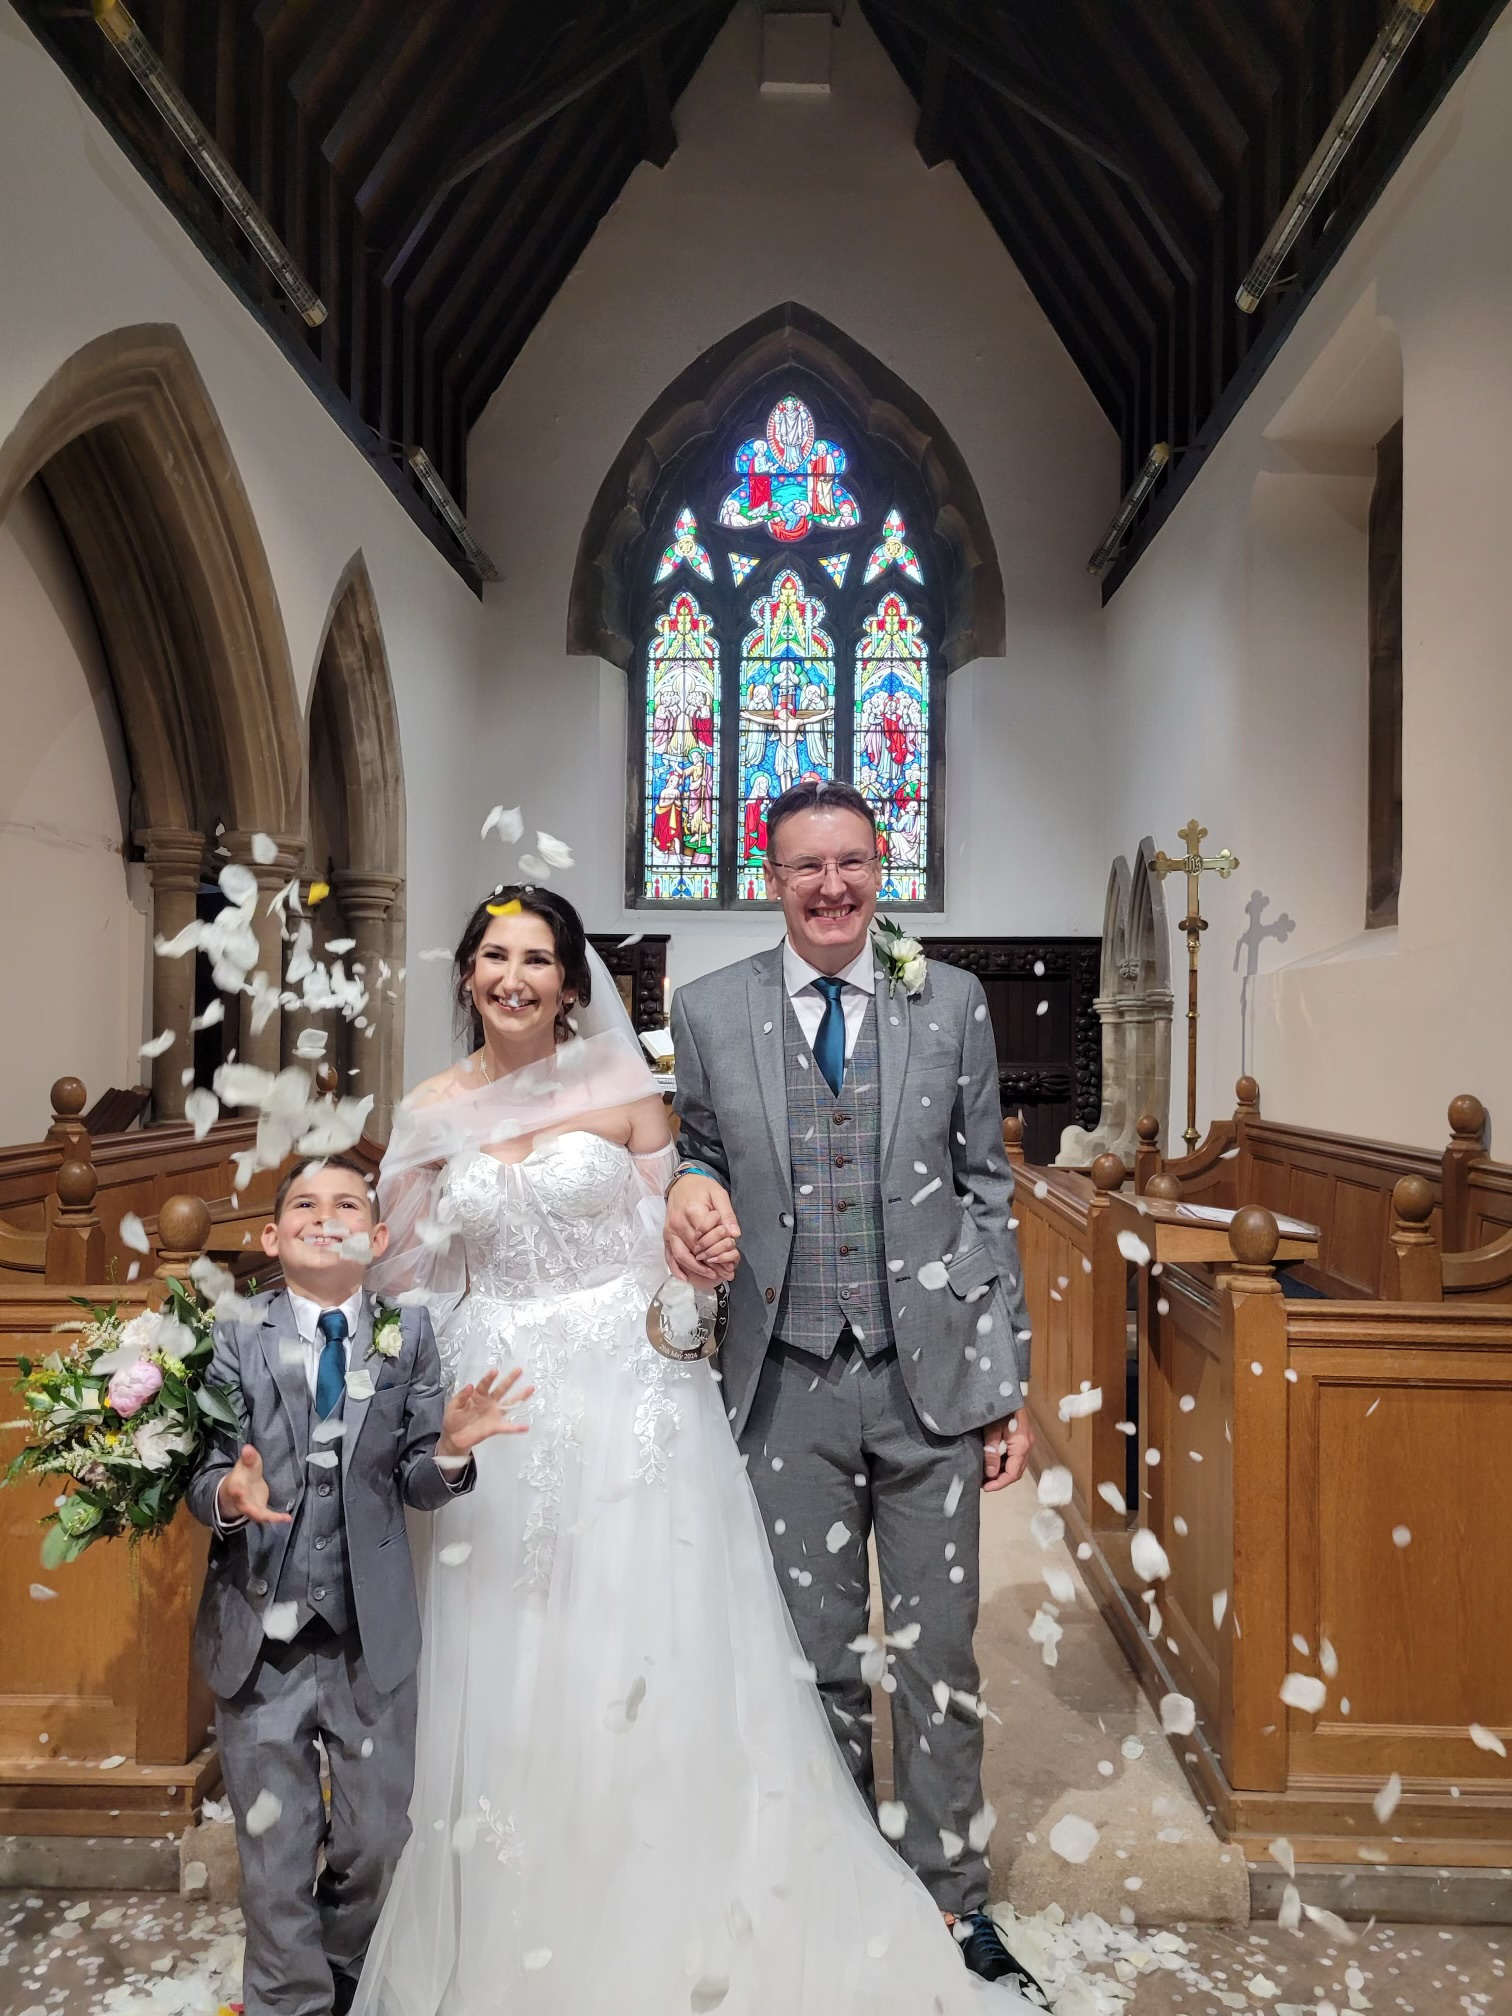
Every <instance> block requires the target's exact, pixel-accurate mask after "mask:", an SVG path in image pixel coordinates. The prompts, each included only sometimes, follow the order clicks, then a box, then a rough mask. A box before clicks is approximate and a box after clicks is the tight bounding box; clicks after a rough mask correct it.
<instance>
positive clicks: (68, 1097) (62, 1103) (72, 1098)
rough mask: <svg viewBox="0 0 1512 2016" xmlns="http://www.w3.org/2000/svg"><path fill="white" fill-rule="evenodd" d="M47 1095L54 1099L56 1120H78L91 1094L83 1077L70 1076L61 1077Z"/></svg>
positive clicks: (53, 1108) (53, 1106)
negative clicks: (85, 1086)
mask: <svg viewBox="0 0 1512 2016" xmlns="http://www.w3.org/2000/svg"><path fill="white" fill-rule="evenodd" d="M47 1096H48V1098H49V1099H51V1101H52V1110H53V1118H54V1120H77V1119H78V1117H79V1115H80V1114H81V1113H82V1112H83V1111H84V1101H85V1100H86V1099H87V1098H88V1097H89V1094H88V1093H87V1092H86V1091H85V1089H84V1080H83V1079H82V1078H74V1077H72V1076H70V1077H67V1078H59V1079H58V1080H57V1082H56V1083H55V1084H54V1086H53V1088H52V1091H51V1092H49V1093H48V1095H47Z"/></svg>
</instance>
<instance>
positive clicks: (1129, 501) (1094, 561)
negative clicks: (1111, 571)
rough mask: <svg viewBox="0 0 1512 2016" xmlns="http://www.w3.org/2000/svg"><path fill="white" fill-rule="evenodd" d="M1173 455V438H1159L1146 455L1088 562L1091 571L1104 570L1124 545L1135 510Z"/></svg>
mask: <svg viewBox="0 0 1512 2016" xmlns="http://www.w3.org/2000/svg"><path fill="white" fill-rule="evenodd" d="M1170 459H1171V444H1170V442H1169V441H1157V442H1156V443H1155V446H1154V447H1153V448H1152V449H1151V450H1150V452H1149V454H1148V455H1146V457H1145V459H1144V464H1143V466H1142V468H1141V469H1140V472H1139V474H1138V475H1137V476H1136V477H1135V478H1134V481H1133V483H1132V484H1131V485H1130V486H1129V492H1128V495H1127V496H1126V497H1125V498H1124V500H1123V502H1122V504H1120V505H1119V507H1118V509H1117V511H1115V512H1114V514H1113V522H1112V524H1111V525H1110V526H1109V527H1108V529H1107V531H1106V532H1104V534H1103V536H1102V538H1101V539H1100V540H1099V541H1098V544H1097V551H1096V552H1095V553H1094V554H1093V555H1092V558H1091V559H1090V560H1089V561H1088V562H1087V572H1088V573H1089V574H1100V573H1101V572H1102V570H1103V569H1104V567H1106V566H1107V564H1108V562H1109V561H1110V560H1111V559H1112V558H1113V556H1114V554H1115V553H1116V552H1117V551H1118V549H1119V547H1120V546H1122V544H1123V542H1124V539H1125V537H1126V535H1127V533H1128V530H1129V527H1130V526H1131V525H1132V524H1133V523H1134V514H1135V512H1137V511H1138V509H1139V507H1140V505H1141V504H1143V502H1144V500H1145V499H1146V497H1148V496H1149V494H1150V492H1151V491H1152V490H1153V489H1154V487H1155V479H1156V477H1157V476H1158V475H1159V474H1160V472H1161V470H1162V469H1164V467H1165V466H1166V464H1167V462H1169V461H1170Z"/></svg>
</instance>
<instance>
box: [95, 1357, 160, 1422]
mask: <svg viewBox="0 0 1512 2016" xmlns="http://www.w3.org/2000/svg"><path fill="white" fill-rule="evenodd" d="M162 1383H163V1371H162V1367H161V1366H160V1365H154V1364H153V1362H152V1360H151V1359H150V1358H138V1359H137V1361H136V1363H135V1364H133V1365H123V1366H122V1367H121V1369H120V1371H119V1372H117V1373H115V1374H113V1375H112V1378H111V1381H110V1385H109V1386H108V1387H107V1388H106V1397H107V1398H108V1399H109V1401H110V1404H111V1406H112V1407H113V1408H114V1409H115V1411H116V1412H117V1414H119V1415H120V1417H121V1419H122V1420H123V1421H129V1420H130V1419H131V1417H132V1415H133V1414H136V1413H139V1412H140V1411H141V1409H142V1408H143V1407H145V1406H146V1405H147V1402H148V1401H149V1400H150V1399H151V1398H152V1396H153V1394H154V1393H156V1392H157V1390H158V1388H159V1387H160V1386H161V1385H162Z"/></svg>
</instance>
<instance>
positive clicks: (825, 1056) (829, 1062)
mask: <svg viewBox="0 0 1512 2016" xmlns="http://www.w3.org/2000/svg"><path fill="white" fill-rule="evenodd" d="M814 985H815V986H816V987H817V988H818V990H819V992H820V993H821V994H822V995H823V996H824V1020H823V1021H822V1022H821V1023H820V1024H819V1034H818V1035H817V1036H816V1037H815V1038H814V1062H815V1063H816V1064H817V1065H818V1066H819V1069H820V1070H821V1071H822V1072H823V1073H824V1082H825V1084H826V1085H828V1086H829V1088H830V1090H831V1092H833V1093H834V1095H835V1097H836V1098H837V1099H838V1098H839V1097H840V1087H841V1086H842V1085H843V1084H844V1083H845V1011H844V1010H843V1009H842V1008H841V1006H840V996H841V995H842V994H843V993H844V992H845V982H844V981H843V980H834V979H830V978H827V977H823V976H821V977H820V978H819V979H816V980H815V982H814Z"/></svg>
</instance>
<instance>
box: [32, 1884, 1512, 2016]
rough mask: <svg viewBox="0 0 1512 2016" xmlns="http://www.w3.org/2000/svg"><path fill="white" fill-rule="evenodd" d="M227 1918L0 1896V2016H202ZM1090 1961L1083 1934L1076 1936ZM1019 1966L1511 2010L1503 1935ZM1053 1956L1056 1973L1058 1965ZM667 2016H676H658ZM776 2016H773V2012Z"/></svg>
mask: <svg viewBox="0 0 1512 2016" xmlns="http://www.w3.org/2000/svg"><path fill="white" fill-rule="evenodd" d="M237 1929H238V1918H237V1914H236V1912H235V1911H233V1910H228V1909H214V1908H207V1907H205V1906H203V1905H199V1904H196V1903H193V1902H190V1901H188V1900H185V1899H180V1898H177V1897H144V1896H126V1897H122V1896H119V1895H113V1894H106V1895H101V1894H96V1895H94V1896H85V1897H76V1896H72V1895H70V1894H69V1893H67V1892H61V1891H33V1892H31V1893H29V1894H28V1893H27V1892H24V1891H8V1892H0V2016H216V2011H217V2008H218V2007H219V2005H220V2004H221V2002H222V2001H223V1999H224V1998H226V1997H228V1996H231V1995H234V1993H235V1990H236V1980H237V1970H238V1967H239V1959H240V1953H239V1948H240V1941H239V1939H238V1937H237ZM1081 1935H1082V1936H1081V1940H1080V1945H1081V1949H1082V1955H1084V1954H1085V1951H1086V1948H1087V1947H1088V1945H1091V1946H1093V1948H1094V1949H1095V1947H1096V1945H1097V1942H1098V1937H1099V1935H1098V1932H1097V1928H1096V1923H1095V1921H1084V1923H1083V1926H1082V1928H1081ZM1010 1936H1012V1937H1013V1938H1014V1943H1015V1945H1016V1946H1017V1947H1018V1948H1019V1950H1020V1952H1021V1953H1022V1956H1023V1958H1024V1959H1025V1961H1026V1962H1028V1963H1029V1964H1031V1965H1034V1966H1037V1967H1038V1968H1039V1969H1040V1970H1041V1972H1042V1974H1043V1975H1044V1977H1045V1978H1046V1979H1055V1978H1057V1974H1058V1973H1059V1975H1060V1977H1061V1979H1062V1983H1063V1985H1062V1988H1061V1992H1060V1993H1059V1994H1058V1995H1057V1997H1056V2001H1055V2010H1056V2016H1124V2012H1128V2016H1225V2012H1227V2011H1231V2010H1232V2011H1244V2010H1249V2011H1254V2012H1262V2011H1265V2012H1271V2016H1329V2012H1330V2009H1331V2010H1332V2011H1333V2012H1336V2016H1347V2012H1351V2011H1355V2010H1370V2011H1373V2012H1377V2016H1451V2012H1456V2011H1467V2012H1472V2016H1474V2012H1479V2011H1485V2012H1487V2016H1497V2012H1504V2011H1506V2010H1508V2009H1509V2008H1512V1985H1509V1983H1508V1979H1507V1967H1506V1955H1507V1952H1508V1950H1509V1948H1512V1934H1509V1933H1507V1932H1506V1931H1501V1932H1478V1931H1473V1930H1466V1929H1456V1930H1454V1931H1452V1932H1448V1931H1435V1930H1431V1929H1426V1928H1424V1927H1421V1926H1418V1927H1412V1926H1383V1925H1377V1926H1374V1927H1371V1928H1370V1929H1369V1930H1365V1929H1364V1928H1361V1934H1360V1937H1359V1940H1358V1942H1357V1943H1356V1944H1355V1945H1352V1946H1349V1947H1347V1948H1345V1947H1341V1946H1339V1945H1338V1944H1337V1943H1336V1942H1335V1941H1334V1940H1333V1939H1330V1938H1328V1937H1327V1936H1325V1934H1324V1933H1323V1932H1322V1931H1320V1930H1318V1929H1316V1928H1309V1930H1308V1931H1307V1933H1306V1934H1305V1935H1303V1936H1301V1937H1294V1936H1293V1935H1291V1934H1288V1933H1284V1932H1279V1931H1278V1930H1277V1929H1276V1928H1275V1926H1273V1925H1272V1926H1265V1927H1256V1928H1253V1929H1252V1930H1251V1931H1249V1932H1247V1933H1240V1932H1230V1931H1225V1930H1224V1929H1223V1928H1221V1927H1216V1926H1188V1927H1185V1928H1183V1929H1182V1930H1181V1931H1177V1930H1175V1929H1168V1930H1164V1931H1158V1932H1154V1933H1152V1934H1149V1935H1139V1934H1133V1935H1131V1934H1127V1933H1125V1934H1121V1935H1120V1934H1113V1935H1112V1936H1113V1937H1114V1938H1115V1939H1118V1940H1120V1942H1121V1943H1123V1944H1124V1945H1125V1946H1126V1947H1127V1951H1128V1955H1129V1956H1130V1957H1125V1958H1123V1959H1122V1961H1121V1962H1120V1961H1119V1960H1117V1959H1111V1958H1110V1959H1107V1960H1104V1961H1101V1962H1096V1961H1094V1962H1093V1963H1091V1964H1090V1965H1088V1964H1087V1963H1086V1962H1085V1959H1084V1958H1083V1957H1081V1956H1078V1960H1077V1964H1076V1965H1075V1966H1074V1967H1073V1968H1072V1969H1071V1970H1070V1971H1069V1973H1068V1972H1067V1970H1066V1968H1065V1954H1066V1952H1067V1951H1069V1950H1070V1949H1071V1948H1072V1946H1073V1944H1074V1942H1073V1941H1072V1940H1071V1939H1070V1938H1069V1936H1068V1934H1066V1933H1065V1932H1063V1931H1060V1930H1059V1929H1058V1928H1057V1927H1056V1926H1055V1925H1054V1924H1048V1925H1047V1924H1044V1923H1042V1922H1036V1921H1031V1922H1030V1923H1028V1924H1027V1925H1025V1926H1022V1927H1020V1928H1018V1931H1017V1933H1013V1932H1012V1931H1010ZM1058 1953H1059V1955H1060V1957H1059V1958H1057V1954H1058ZM584 2016H591V2012H584ZM668 2016H674V2012H670V2011H669V2012H668ZM773 2016H780V2012H776V2011H774V2012H773Z"/></svg>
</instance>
